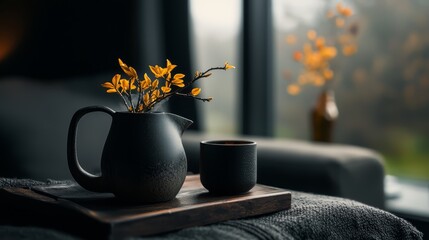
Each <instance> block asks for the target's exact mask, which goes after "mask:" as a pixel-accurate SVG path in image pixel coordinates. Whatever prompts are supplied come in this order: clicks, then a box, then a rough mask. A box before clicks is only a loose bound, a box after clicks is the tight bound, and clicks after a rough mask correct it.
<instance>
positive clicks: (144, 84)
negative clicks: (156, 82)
mask: <svg viewBox="0 0 429 240" xmlns="http://www.w3.org/2000/svg"><path fill="white" fill-rule="evenodd" d="M151 84H152V80H150V78H149V76H148V75H147V74H146V73H145V74H144V80H143V81H141V82H140V88H141V89H143V90H146V89H148V88H149V86H151Z"/></svg>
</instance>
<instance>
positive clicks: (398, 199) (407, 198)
mask: <svg viewBox="0 0 429 240" xmlns="http://www.w3.org/2000/svg"><path fill="white" fill-rule="evenodd" d="M385 189H386V190H385V191H386V209H387V210H388V211H389V212H392V213H397V214H400V215H402V216H409V217H412V218H416V219H420V220H422V221H425V222H429V182H428V181H418V180H410V179H405V178H399V177H394V176H390V175H388V176H386V178H385Z"/></svg>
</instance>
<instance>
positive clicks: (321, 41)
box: [315, 37, 325, 49]
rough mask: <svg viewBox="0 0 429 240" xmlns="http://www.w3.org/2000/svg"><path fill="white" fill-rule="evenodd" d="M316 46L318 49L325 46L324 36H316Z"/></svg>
mask: <svg viewBox="0 0 429 240" xmlns="http://www.w3.org/2000/svg"><path fill="white" fill-rule="evenodd" d="M315 44H316V47H317V48H318V49H321V48H323V47H324V46H325V38H324V37H318V38H317V39H316V43H315Z"/></svg>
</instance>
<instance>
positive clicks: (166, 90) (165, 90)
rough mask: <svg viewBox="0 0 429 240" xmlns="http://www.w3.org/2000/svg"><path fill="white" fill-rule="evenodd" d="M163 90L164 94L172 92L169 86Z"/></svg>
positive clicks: (162, 88)
mask: <svg viewBox="0 0 429 240" xmlns="http://www.w3.org/2000/svg"><path fill="white" fill-rule="evenodd" d="M161 90H162V92H163V93H169V92H171V88H170V87H167V86H163V87H161Z"/></svg>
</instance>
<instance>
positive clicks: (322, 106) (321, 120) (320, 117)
mask: <svg viewBox="0 0 429 240" xmlns="http://www.w3.org/2000/svg"><path fill="white" fill-rule="evenodd" d="M337 118H338V108H337V104H336V103H335V96H334V93H333V92H332V91H330V90H323V91H322V93H321V94H320V95H319V98H318V99H317V102H316V105H315V106H314V108H313V109H312V110H311V131H312V136H311V137H312V140H313V141H318V142H332V139H333V130H334V125H335V122H336V120H337Z"/></svg>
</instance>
